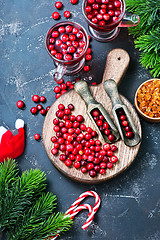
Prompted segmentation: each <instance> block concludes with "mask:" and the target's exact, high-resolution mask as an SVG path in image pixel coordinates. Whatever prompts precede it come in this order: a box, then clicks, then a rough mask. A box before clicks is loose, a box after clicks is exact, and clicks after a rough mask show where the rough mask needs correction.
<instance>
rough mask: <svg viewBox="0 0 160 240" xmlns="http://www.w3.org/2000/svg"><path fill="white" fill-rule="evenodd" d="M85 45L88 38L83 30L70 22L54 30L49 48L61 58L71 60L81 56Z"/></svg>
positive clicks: (55, 55)
mask: <svg viewBox="0 0 160 240" xmlns="http://www.w3.org/2000/svg"><path fill="white" fill-rule="evenodd" d="M85 46H86V39H85V36H84V34H83V32H82V31H81V30H80V29H78V28H77V27H74V26H72V25H70V24H69V25H64V26H60V27H58V28H57V29H54V30H53V31H52V33H51V35H50V38H49V45H48V50H49V51H50V53H51V55H53V56H54V57H56V58H57V59H59V60H64V61H71V60H73V59H76V58H79V57H80V55H81V54H82V53H83V52H84V48H85Z"/></svg>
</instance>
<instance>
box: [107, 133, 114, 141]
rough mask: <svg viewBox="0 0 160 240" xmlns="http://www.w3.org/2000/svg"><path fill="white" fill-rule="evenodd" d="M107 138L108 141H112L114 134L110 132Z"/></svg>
mask: <svg viewBox="0 0 160 240" xmlns="http://www.w3.org/2000/svg"><path fill="white" fill-rule="evenodd" d="M108 140H109V141H110V142H113V141H114V140H115V136H114V135H113V134H110V135H109V136H108Z"/></svg>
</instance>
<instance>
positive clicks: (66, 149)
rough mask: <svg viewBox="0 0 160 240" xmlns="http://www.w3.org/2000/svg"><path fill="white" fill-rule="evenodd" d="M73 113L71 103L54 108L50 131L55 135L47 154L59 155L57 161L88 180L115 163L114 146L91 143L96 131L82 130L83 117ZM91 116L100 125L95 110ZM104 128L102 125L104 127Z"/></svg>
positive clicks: (104, 171)
mask: <svg viewBox="0 0 160 240" xmlns="http://www.w3.org/2000/svg"><path fill="white" fill-rule="evenodd" d="M67 85H70V83H69V84H67ZM73 110H74V105H73V104H68V106H67V108H65V106H64V105H63V104H59V105H58V110H57V111H56V118H54V119H53V124H54V127H53V130H54V131H55V133H56V136H53V137H51V142H52V143H53V147H52V149H51V153H52V154H53V155H57V154H58V153H59V152H61V154H60V156H59V160H60V161H62V162H64V164H65V165H66V166H67V167H74V168H76V169H80V170H81V172H82V173H84V174H85V173H87V172H88V174H89V176H90V177H92V178H93V177H96V176H97V174H101V175H103V174H105V173H106V169H107V168H108V169H110V168H113V166H114V164H115V163H116V162H117V161H118V158H117V157H116V156H115V155H114V152H115V151H116V150H117V147H116V146H115V145H110V144H108V143H105V144H104V145H103V146H102V143H101V141H100V140H98V139H95V140H94V138H95V137H96V136H97V133H96V131H94V130H93V129H92V128H91V127H86V125H85V124H84V123H82V122H83V121H84V118H83V116H82V115H77V116H75V115H73V114H72V111H73ZM93 115H94V117H98V118H99V117H100V118H101V119H100V120H101V121H102V124H103V117H102V115H101V114H100V113H99V112H98V111H95V112H94V113H93ZM100 125H101V124H100ZM103 125H104V124H103ZM108 126H109V125H108V124H107V123H105V127H108Z"/></svg>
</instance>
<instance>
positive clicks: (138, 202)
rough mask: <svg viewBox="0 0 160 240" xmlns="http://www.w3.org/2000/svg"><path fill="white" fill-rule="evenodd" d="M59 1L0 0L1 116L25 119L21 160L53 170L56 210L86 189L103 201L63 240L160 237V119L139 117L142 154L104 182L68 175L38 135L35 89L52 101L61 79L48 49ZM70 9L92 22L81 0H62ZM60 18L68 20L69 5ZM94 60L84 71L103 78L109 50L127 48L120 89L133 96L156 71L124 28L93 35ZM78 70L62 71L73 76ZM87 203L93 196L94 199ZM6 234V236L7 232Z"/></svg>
mask: <svg viewBox="0 0 160 240" xmlns="http://www.w3.org/2000/svg"><path fill="white" fill-rule="evenodd" d="M54 3H55V1H49V0H40V1H35V0H32V1H31V0H21V1H20V0H0V56H1V60H0V120H1V121H4V122H5V123H6V124H7V125H8V126H9V127H10V128H11V129H13V128H14V122H15V120H16V119H17V118H23V119H24V121H25V124H26V148H25V152H24V154H23V155H22V156H21V157H20V158H19V159H18V161H19V166H20V169H21V170H26V169H31V168H39V169H41V170H42V171H44V172H45V173H46V175H47V181H48V186H49V187H48V190H49V191H52V192H53V193H55V194H56V195H57V199H58V200H57V203H58V208H57V210H59V211H63V212H65V211H66V210H67V209H68V207H69V206H70V205H71V203H72V202H73V201H75V199H76V198H77V197H78V196H79V195H80V194H81V193H82V192H84V191H86V190H90V189H91V190H95V191H97V193H99V195H100V197H101V200H102V204H101V208H100V210H99V212H98V213H97V214H96V216H95V219H94V222H93V224H92V225H91V226H90V227H89V228H88V229H87V230H86V231H83V230H82V229H81V225H82V224H83V223H84V222H85V220H86V218H87V213H86V212H85V211H84V212H81V213H80V214H79V215H78V216H77V217H76V218H75V221H74V224H73V226H72V228H71V230H70V231H69V232H67V233H65V234H64V235H63V236H62V237H61V238H59V239H63V240H88V239H101V240H105V239H107V240H116V239H118V240H128V239H130V240H160V227H159V223H160V222H159V217H160V190H159V189H160V164H159V160H160V125H159V124H150V123H147V122H145V121H143V120H142V119H141V124H142V130H143V141H142V144H141V147H140V151H139V153H138V156H137V157H136V159H135V161H134V163H133V164H132V165H131V166H130V168H129V169H128V170H126V171H125V172H124V173H122V174H120V175H119V176H118V177H116V178H115V179H113V180H111V181H109V182H105V183H103V184H100V185H90V186H89V185H85V184H80V183H76V182H73V181H71V180H69V179H67V178H66V177H64V176H63V175H62V174H61V173H60V172H59V171H58V170H57V169H55V167H54V166H53V165H52V163H51V162H50V160H49V159H48V157H47V154H46V152H45V149H44V147H43V142H42V140H41V142H36V141H35V140H34V138H33V136H34V134H35V133H37V132H39V133H40V134H41V132H42V125H43V121H44V117H43V116H41V115H40V114H39V115H37V116H33V115H31V114H30V111H29V110H30V108H31V107H32V106H33V105H34V104H33V102H32V100H31V97H32V95H33V94H39V95H44V96H46V98H47V103H45V105H44V106H48V105H51V104H52V103H53V102H54V101H55V98H54V92H53V88H54V86H55V85H56V84H55V82H54V81H53V79H52V77H51V76H50V71H51V70H52V69H53V63H52V60H51V59H50V57H49V56H48V55H47V52H46V50H45V44H44V39H45V34H46V32H47V31H48V29H49V28H50V27H51V26H52V25H53V24H55V23H56V21H54V20H53V19H52V17H51V14H52V12H53V10H54V9H55V8H54ZM63 3H64V6H65V8H64V9H65V10H71V12H72V18H71V19H72V20H74V21H77V22H79V23H80V24H82V25H83V26H84V27H85V28H86V29H87V24H86V22H85V20H84V18H83V16H82V13H81V3H82V0H80V1H79V3H78V5H75V6H73V5H71V4H70V2H69V0H68V1H66V0H63ZM64 9H63V10H61V11H60V14H61V15H62V18H61V20H64V17H63V12H64ZM91 45H92V50H93V60H92V61H91V71H90V72H89V73H87V74H86V73H84V72H83V71H82V72H81V73H80V74H78V76H83V77H85V76H91V77H92V78H93V80H94V81H97V82H100V81H101V79H102V75H103V70H104V66H105V61H106V56H107V54H108V52H109V51H110V50H111V49H114V48H117V47H120V48H123V49H125V50H126V51H127V52H128V53H129V55H130V57H131V62H130V66H129V69H128V71H127V73H126V75H125V77H124V78H123V80H122V82H121V83H120V86H119V91H120V93H121V94H123V95H124V96H125V97H127V98H128V99H129V100H130V102H131V103H133V100H134V94H135V91H136V89H137V87H138V86H139V85H140V84H141V83H142V82H143V81H145V80H147V79H149V78H150V77H151V76H150V74H149V72H148V71H147V70H145V69H143V68H142V66H141V65H140V64H139V52H138V50H135V48H134V43H133V39H132V37H130V36H128V30H127V29H121V31H120V34H119V36H118V37H117V38H116V39H115V40H114V41H112V42H109V43H99V42H96V41H94V40H92V42H91ZM74 78H75V77H73V76H72V77H66V76H65V77H64V79H65V81H66V80H67V79H70V80H73V79H74ZM19 99H22V100H24V102H25V104H26V109H25V110H19V109H18V108H17V107H16V102H17V100H19ZM86 202H89V203H93V200H92V199H88V200H87V201H86ZM1 239H4V237H3V236H2V238H1Z"/></svg>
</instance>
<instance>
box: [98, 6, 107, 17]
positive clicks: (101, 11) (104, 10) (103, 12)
mask: <svg viewBox="0 0 160 240" xmlns="http://www.w3.org/2000/svg"><path fill="white" fill-rule="evenodd" d="M99 12H100V14H102V15H104V14H105V13H106V9H104V8H102V9H100V11H99ZM102 17H103V16H102Z"/></svg>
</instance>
